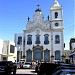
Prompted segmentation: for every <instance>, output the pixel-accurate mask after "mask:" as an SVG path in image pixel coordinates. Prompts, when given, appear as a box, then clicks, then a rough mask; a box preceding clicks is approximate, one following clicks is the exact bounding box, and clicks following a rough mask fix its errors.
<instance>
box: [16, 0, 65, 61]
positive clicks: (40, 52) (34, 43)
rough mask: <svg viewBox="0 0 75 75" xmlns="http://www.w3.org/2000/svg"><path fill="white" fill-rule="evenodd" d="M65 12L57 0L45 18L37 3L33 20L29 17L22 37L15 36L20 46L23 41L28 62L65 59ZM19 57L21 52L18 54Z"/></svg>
mask: <svg viewBox="0 0 75 75" xmlns="http://www.w3.org/2000/svg"><path fill="white" fill-rule="evenodd" d="M62 14H63V12H62V7H61V5H60V4H59V2H58V1H57V0H55V1H54V3H53V5H52V6H51V7H50V14H49V15H48V17H47V19H46V20H44V15H43V14H42V11H41V9H40V5H37V9H36V10H35V13H34V15H33V21H31V20H30V17H28V21H27V24H26V30H23V35H22V38H21V37H20V38H18V37H19V35H18V34H17V35H16V37H15V39H16V40H15V43H16V46H17V47H18V45H19V44H17V42H19V41H20V40H21V41H22V44H21V46H22V50H21V51H22V57H23V59H25V61H27V62H31V61H37V60H38V61H45V62H52V61H53V60H63V58H62V56H63V51H64V39H63V38H64V37H63V15H62ZM18 57H19V54H18Z"/></svg>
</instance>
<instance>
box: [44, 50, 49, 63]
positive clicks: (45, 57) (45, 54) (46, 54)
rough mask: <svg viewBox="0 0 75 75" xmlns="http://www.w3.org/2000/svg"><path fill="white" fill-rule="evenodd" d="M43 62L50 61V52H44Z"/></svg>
mask: <svg viewBox="0 0 75 75" xmlns="http://www.w3.org/2000/svg"><path fill="white" fill-rule="evenodd" d="M44 61H45V62H48V61H50V51H49V50H45V51H44Z"/></svg>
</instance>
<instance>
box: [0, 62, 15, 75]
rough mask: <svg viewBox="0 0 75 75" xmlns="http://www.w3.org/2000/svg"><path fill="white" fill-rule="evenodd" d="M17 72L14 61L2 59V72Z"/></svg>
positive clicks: (0, 63)
mask: <svg viewBox="0 0 75 75" xmlns="http://www.w3.org/2000/svg"><path fill="white" fill-rule="evenodd" d="M3 73H4V74H6V75H8V74H11V73H13V75H15V74H16V64H15V63H13V62H12V61H0V74H3Z"/></svg>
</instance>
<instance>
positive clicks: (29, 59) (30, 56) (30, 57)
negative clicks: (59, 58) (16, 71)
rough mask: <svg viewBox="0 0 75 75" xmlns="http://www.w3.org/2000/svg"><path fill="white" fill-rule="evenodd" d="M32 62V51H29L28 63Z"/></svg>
mask: <svg viewBox="0 0 75 75" xmlns="http://www.w3.org/2000/svg"><path fill="white" fill-rule="evenodd" d="M31 61H32V51H31V50H30V49H29V50H27V62H31Z"/></svg>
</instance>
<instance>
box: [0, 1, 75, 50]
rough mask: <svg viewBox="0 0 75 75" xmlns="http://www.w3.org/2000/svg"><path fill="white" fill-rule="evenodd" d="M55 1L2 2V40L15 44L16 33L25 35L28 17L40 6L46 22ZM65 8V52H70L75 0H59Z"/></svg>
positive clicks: (0, 3) (0, 19)
mask: <svg viewBox="0 0 75 75" xmlns="http://www.w3.org/2000/svg"><path fill="white" fill-rule="evenodd" d="M53 2H54V0H0V39H2V40H9V41H13V42H14V35H15V33H23V30H25V29H26V24H27V20H28V16H29V17H30V20H31V21H32V20H33V15H34V13H35V10H36V8H37V5H38V4H39V5H40V8H41V10H42V14H43V15H44V20H46V19H47V16H48V15H50V7H51V6H52V5H53ZM58 2H59V4H60V5H61V6H62V8H63V27H64V43H65V50H69V42H70V38H73V37H75V8H74V7H75V0H58Z"/></svg>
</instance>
